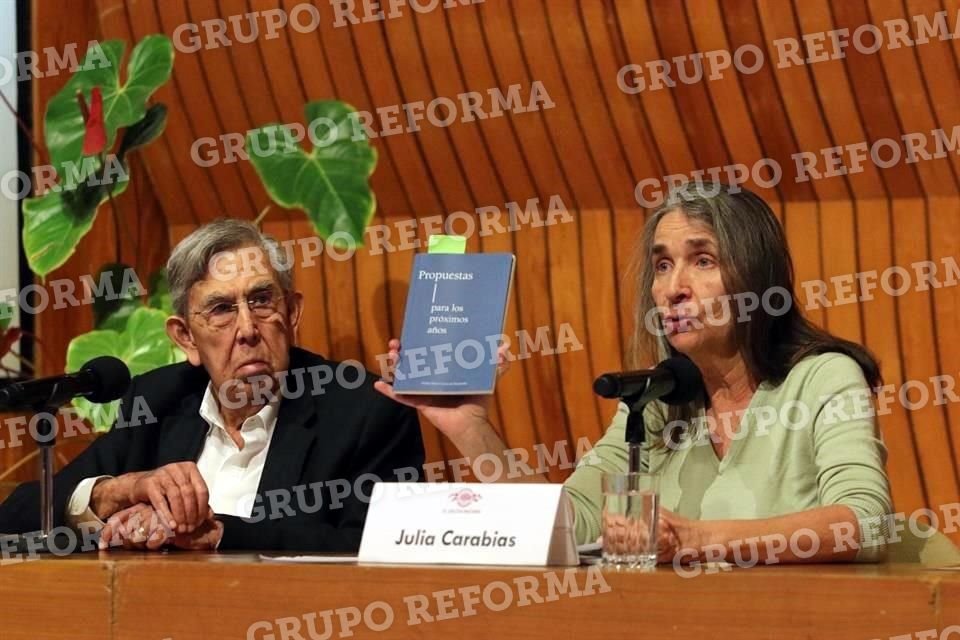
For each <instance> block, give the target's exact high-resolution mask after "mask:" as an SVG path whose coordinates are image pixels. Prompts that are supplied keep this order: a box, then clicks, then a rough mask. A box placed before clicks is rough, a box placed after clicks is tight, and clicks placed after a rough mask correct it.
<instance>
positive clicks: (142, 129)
mask: <svg viewBox="0 0 960 640" xmlns="http://www.w3.org/2000/svg"><path fill="white" fill-rule="evenodd" d="M166 126H167V107H166V105H162V104H154V105H150V108H149V109H147V113H146V115H144V116H143V118H142V119H141V120H140V121H139V122H135V123H133V124H132V125H130V126H129V127H127V128H126V129H124V130H123V137H122V138H121V139H120V148H119V149H117V156H118V157H119V158H120V159H121V160H123V158H124V157H126V155H127V154H128V153H129V152H131V151H133V150H134V149H139V148H140V147H144V146H146V145H148V144H150V143H151V142H153V141H154V140H156V139H157V138H159V137H160V134H162V133H163V129H164V128H165V127H166Z"/></svg>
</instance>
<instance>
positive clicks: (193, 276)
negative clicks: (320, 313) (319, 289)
mask: <svg viewBox="0 0 960 640" xmlns="http://www.w3.org/2000/svg"><path fill="white" fill-rule="evenodd" d="M242 247H259V248H260V249H261V250H263V252H264V254H265V256H266V257H267V258H268V259H269V264H270V266H271V267H272V270H273V272H274V274H275V275H276V278H277V283H278V284H279V285H280V288H281V289H282V290H283V292H284V293H285V294H288V293H290V292H292V291H293V271H292V266H293V265H292V259H290V256H288V255H286V253H285V252H284V251H282V250H281V247H280V245H279V244H278V243H277V241H276V240H275V239H274V238H272V237H270V236H268V235H265V234H263V233H261V232H260V229H258V228H257V226H256V225H255V224H253V223H252V222H249V221H247V220H235V219H232V218H220V219H219V220H214V221H213V222H210V223H208V224H205V225H203V226H202V227H200V228H199V229H197V230H196V231H194V232H193V233H191V234H190V235H188V236H187V237H186V238H184V239H183V240H181V241H180V242H179V243H178V244H177V246H176V247H174V248H173V251H172V252H171V254H170V259H169V260H167V279H168V280H169V282H170V298H171V301H172V303H173V311H174V313H176V314H177V315H179V316H181V317H184V318H185V317H187V311H188V309H187V299H188V298H189V294H190V287H192V286H193V285H195V284H196V283H198V282H200V281H201V280H203V279H204V278H206V277H207V274H208V273H210V269H211V268H212V266H215V265H212V263H211V261H212V260H213V259H214V258H215V256H216V255H217V254H220V253H222V252H224V251H231V250H234V249H240V248H242ZM261 262H263V261H261ZM266 266H267V265H264V267H266Z"/></svg>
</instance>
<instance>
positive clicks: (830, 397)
mask: <svg viewBox="0 0 960 640" xmlns="http://www.w3.org/2000/svg"><path fill="white" fill-rule="evenodd" d="M627 412H628V410H627V406H626V405H624V404H622V403H621V404H620V407H619V409H618V411H617V414H616V415H615V416H614V418H613V422H612V423H611V425H610V426H609V428H608V429H607V432H606V434H605V435H604V436H603V437H602V438H601V439H600V440H599V441H598V442H597V444H596V446H595V447H594V449H593V450H592V451H591V452H590V453H588V454H587V455H585V456H584V457H583V458H582V459H581V460H580V461H579V463H578V465H577V469H576V470H575V471H574V473H573V474H572V475H571V476H570V478H569V479H568V480H567V482H566V483H565V488H566V492H567V493H568V495H569V496H570V498H571V500H572V502H573V505H574V513H575V518H576V520H575V531H576V537H577V542H578V544H582V543H585V542H592V541H594V540H596V539H597V537H598V536H599V535H600V512H601V508H602V496H601V490H600V477H601V475H602V474H603V473H604V472H607V471H616V472H623V471H626V468H627V447H626V445H625V443H624V430H625V428H626V422H627ZM703 416H704V412H703V409H701V410H700V412H699V419H695V420H694V421H693V425H694V426H693V429H691V430H689V431H690V432H691V437H690V438H684V439H683V440H682V441H681V442H680V443H679V444H672V445H670V446H666V445H665V444H664V443H665V440H664V437H665V436H664V433H665V431H664V429H663V426H664V422H665V420H666V407H665V406H664V405H663V404H661V403H659V402H654V403H651V404H649V405H647V409H646V411H645V412H644V419H645V423H646V431H647V437H646V443H645V445H644V449H643V458H642V465H643V466H644V468H645V469H649V470H650V471H653V472H658V473H660V476H661V477H660V504H661V505H662V506H664V507H666V508H667V509H670V510H671V511H674V512H675V513H678V514H679V515H681V516H683V517H686V518H691V519H696V520H718V519H753V518H770V517H774V516H780V515H786V514H789V513H795V512H798V511H804V510H807V509H812V508H815V507H821V506H828V505H834V504H842V505H846V506H848V507H850V508H851V509H852V510H853V511H854V513H856V515H857V517H858V518H859V520H860V529H861V547H860V553H859V555H858V560H871V559H875V558H876V557H878V556H879V555H880V551H881V550H882V548H883V540H884V538H885V531H886V526H885V525H886V519H885V518H883V517H882V516H884V515H885V514H888V513H890V512H891V510H892V505H891V500H890V487H889V484H888V482H887V476H886V473H885V471H884V462H885V460H886V448H885V447H884V445H883V442H882V441H881V439H880V436H879V431H878V429H877V425H876V418H875V417H874V408H873V403H872V401H871V392H870V388H869V386H868V384H867V381H866V380H865V379H864V376H863V373H862V372H861V370H860V367H859V366H858V365H857V363H856V361H854V360H853V359H852V358H850V357H848V356H845V355H843V354H839V353H827V354H822V355H817V356H811V357H808V358H805V359H803V360H802V361H801V362H799V363H797V365H796V366H794V367H793V369H791V370H790V373H789V374H788V375H787V378H786V379H785V380H784V381H783V382H782V383H781V384H780V385H779V386H773V385H771V384H768V383H766V382H765V383H762V384H761V385H760V386H759V387H758V388H757V390H756V392H755V393H754V396H753V398H752V399H751V402H750V405H749V407H748V408H747V409H746V411H745V412H744V414H743V418H742V419H741V422H740V425H739V427H738V428H737V430H736V433H735V435H734V438H735V440H734V441H733V442H732V443H731V446H730V448H729V450H728V451H727V454H726V455H725V456H724V458H723V459H722V460H719V459H718V458H717V455H716V453H715V452H714V450H713V447H712V446H711V444H710V438H709V433H708V431H707V428H706V423H705V420H704V417H703ZM719 425H720V426H721V428H722V427H723V422H722V421H720V422H719ZM728 430H732V427H728ZM658 440H659V442H660V444H661V446H654V443H655V442H657V441H658Z"/></svg>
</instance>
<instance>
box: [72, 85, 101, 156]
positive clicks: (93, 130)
mask: <svg viewBox="0 0 960 640" xmlns="http://www.w3.org/2000/svg"><path fill="white" fill-rule="evenodd" d="M77 101H78V102H79V103H80V112H81V113H82V114H83V128H84V134H83V155H85V156H92V155H96V154H98V153H100V152H101V151H103V150H104V148H106V146H107V129H106V127H105V126H104V123H103V94H102V93H101V92H100V87H94V88H93V91H91V92H90V107H89V109H88V108H87V103H86V101H85V100H84V99H83V94H82V93H78V94H77Z"/></svg>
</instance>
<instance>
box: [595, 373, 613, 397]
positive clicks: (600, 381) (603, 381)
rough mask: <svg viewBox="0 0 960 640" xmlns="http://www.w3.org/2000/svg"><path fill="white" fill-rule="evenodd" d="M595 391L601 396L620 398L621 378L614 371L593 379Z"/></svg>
mask: <svg viewBox="0 0 960 640" xmlns="http://www.w3.org/2000/svg"><path fill="white" fill-rule="evenodd" d="M593 392H594V393H595V394H597V395H598V396H600V397H601V398H618V397H620V380H619V379H618V378H617V376H616V374H614V373H605V374H603V375H602V376H600V377H599V378H597V379H596V380H594V381H593Z"/></svg>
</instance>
